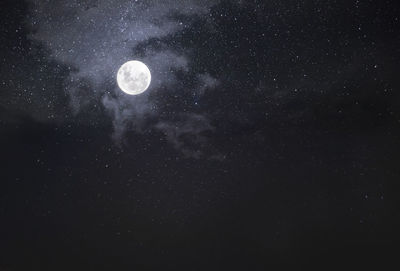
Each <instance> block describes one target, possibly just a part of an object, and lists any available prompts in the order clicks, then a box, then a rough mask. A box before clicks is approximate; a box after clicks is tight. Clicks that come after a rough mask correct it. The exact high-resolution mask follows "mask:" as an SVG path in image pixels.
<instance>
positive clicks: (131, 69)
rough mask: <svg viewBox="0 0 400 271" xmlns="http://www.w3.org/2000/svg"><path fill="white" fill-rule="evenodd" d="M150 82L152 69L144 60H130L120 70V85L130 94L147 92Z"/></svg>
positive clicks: (118, 77) (118, 81)
mask: <svg viewBox="0 0 400 271" xmlns="http://www.w3.org/2000/svg"><path fill="white" fill-rule="evenodd" d="M150 82H151V73H150V70H149V68H148V67H147V66H146V65H145V64H144V63H143V62H140V61H136V60H133V61H128V62H126V63H125V64H124V65H122V66H121V68H119V70H118V74H117V83H118V86H119V88H120V89H121V90H122V91H123V92H125V93H127V94H129V95H138V94H141V93H143V92H145V91H146V89H147V88H148V87H149V85H150Z"/></svg>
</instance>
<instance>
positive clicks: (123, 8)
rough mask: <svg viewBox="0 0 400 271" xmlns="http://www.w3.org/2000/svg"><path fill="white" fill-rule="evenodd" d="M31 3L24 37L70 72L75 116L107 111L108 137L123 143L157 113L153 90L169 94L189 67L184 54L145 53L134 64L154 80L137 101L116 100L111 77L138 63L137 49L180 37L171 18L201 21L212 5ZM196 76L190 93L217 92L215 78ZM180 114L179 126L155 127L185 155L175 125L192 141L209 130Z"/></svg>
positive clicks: (67, 85)
mask: <svg viewBox="0 0 400 271" xmlns="http://www.w3.org/2000/svg"><path fill="white" fill-rule="evenodd" d="M30 3H31V5H30V16H29V20H28V22H27V23H28V26H29V28H30V35H29V38H30V39H32V40H34V41H37V42H40V43H42V44H43V45H44V46H45V47H46V48H48V49H49V51H50V56H49V57H50V58H51V59H53V60H55V61H58V62H60V63H61V64H63V65H66V66H68V67H70V70H71V71H70V74H69V76H68V77H67V78H66V79H65V82H64V84H65V91H66V92H67V93H68V95H69V97H70V104H71V109H72V111H73V112H75V113H78V112H80V111H83V110H85V109H87V108H89V107H90V106H93V105H102V106H104V107H105V108H106V110H107V112H109V113H110V116H111V118H112V122H113V125H114V134H113V138H114V139H115V140H117V141H121V140H122V139H123V136H124V133H125V131H126V129H128V128H129V129H135V130H136V131H140V130H141V129H142V128H143V127H145V126H146V125H147V123H146V117H147V116H154V115H155V116H157V114H159V112H158V111H157V110H158V109H157V107H156V106H155V104H154V101H153V100H152V97H155V96H156V94H157V92H158V91H167V90H168V88H166V87H170V88H172V87H173V86H174V85H175V84H176V83H177V78H176V77H175V75H174V72H173V71H176V70H181V71H183V72H188V71H189V69H190V65H189V62H190V61H189V59H188V57H187V56H186V55H184V54H182V53H177V52H175V51H172V50H169V49H168V50H167V49H159V50H154V49H152V50H146V51H145V52H144V55H142V56H141V57H139V58H138V60H141V61H143V62H144V63H146V65H148V66H149V68H150V70H151V72H152V80H153V81H152V84H151V86H150V88H149V90H148V91H147V92H146V93H144V94H142V95H141V97H137V98H136V99H133V98H132V97H127V96H126V95H121V93H120V90H119V89H118V86H117V84H116V82H115V75H116V72H117V70H118V68H119V67H120V65H122V64H123V63H124V62H126V61H128V60H132V59H136V57H135V55H134V54H133V51H134V48H135V47H136V46H137V45H139V44H141V43H144V42H146V41H149V40H150V39H162V38H163V37H166V36H168V35H173V34H174V33H177V32H178V31H181V30H182V29H183V27H184V26H183V25H182V23H181V22H179V20H178V19H177V18H176V16H173V15H176V14H183V15H192V14H193V15H195V14H197V15H201V14H203V13H205V12H207V11H208V10H209V8H210V7H211V6H212V5H213V4H215V3H216V2H215V1H196V0H191V1H173V0H163V1H161V0H160V1H154V0H153V1H128V0H125V1H108V0H98V1H39V0H30ZM188 7H189V8H188ZM197 76H198V80H199V82H200V84H199V85H198V89H197V90H196V89H194V90H193V91H194V92H197V93H204V91H205V90H206V89H207V88H212V87H216V86H217V85H218V81H217V79H215V78H212V77H211V76H210V75H209V74H198V75H197ZM161 89H162V90H161ZM166 89H167V90H166ZM60 91H61V90H60ZM149 92H151V94H149ZM184 98H185V97H182V99H184ZM177 114H178V115H180V121H179V123H174V122H173V121H172V120H168V119H164V120H161V119H160V121H159V123H158V124H156V125H155V126H154V127H153V128H155V129H156V130H161V131H162V132H163V133H164V134H165V135H166V137H167V138H168V140H169V141H170V142H171V143H172V144H173V145H174V146H175V147H176V148H179V149H185V147H183V146H182V145H181V144H179V143H177V142H179V137H180V136H181V134H179V133H176V131H175V129H176V127H177V125H181V126H182V127H183V129H184V130H185V133H187V134H192V137H193V138H194V139H195V140H197V134H198V133H202V132H204V130H207V129H211V128H212V126H211V125H210V123H209V121H208V120H206V118H205V117H204V116H201V115H197V117H196V118H193V115H190V114H187V112H179V108H177ZM199 120H202V121H199ZM193 122H195V125H192V124H193ZM201 125H203V126H201ZM199 126H201V127H199ZM185 151H187V150H186V149H185Z"/></svg>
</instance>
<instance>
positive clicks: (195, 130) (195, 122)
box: [155, 113, 214, 159]
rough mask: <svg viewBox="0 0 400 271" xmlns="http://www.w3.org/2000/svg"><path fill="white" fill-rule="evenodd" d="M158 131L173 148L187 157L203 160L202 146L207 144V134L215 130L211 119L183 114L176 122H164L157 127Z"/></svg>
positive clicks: (192, 114)
mask: <svg viewBox="0 0 400 271" xmlns="http://www.w3.org/2000/svg"><path fill="white" fill-rule="evenodd" d="M155 127H156V129H158V130H160V131H161V132H163V133H164V134H165V136H166V137H167V139H168V140H169V141H170V142H171V143H172V145H173V147H174V148H175V149H177V150H180V151H181V152H182V153H183V154H184V155H185V156H186V157H189V158H196V159H198V158H201V157H202V156H203V152H202V151H200V149H201V148H199V147H198V146H201V145H203V144H206V143H207V140H206V133H207V132H210V131H212V130H214V127H213V126H212V125H211V124H210V121H209V119H207V118H206V117H205V116H202V115H199V114H194V113H191V114H183V115H181V120H179V121H176V122H171V121H163V122H159V123H157V124H156V125H155Z"/></svg>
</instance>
